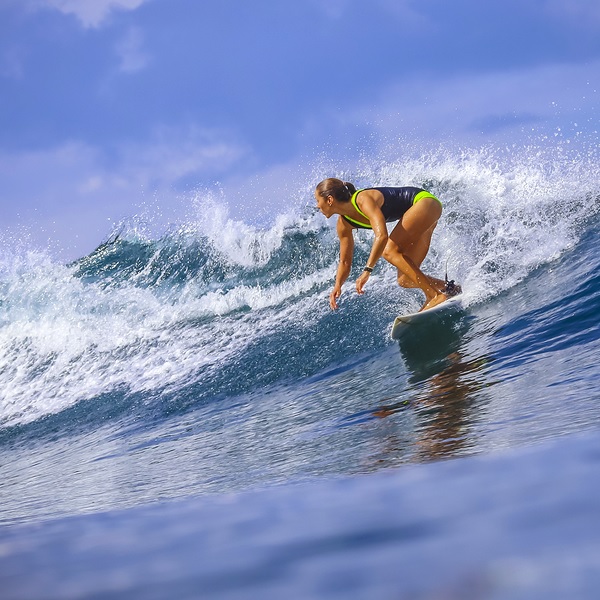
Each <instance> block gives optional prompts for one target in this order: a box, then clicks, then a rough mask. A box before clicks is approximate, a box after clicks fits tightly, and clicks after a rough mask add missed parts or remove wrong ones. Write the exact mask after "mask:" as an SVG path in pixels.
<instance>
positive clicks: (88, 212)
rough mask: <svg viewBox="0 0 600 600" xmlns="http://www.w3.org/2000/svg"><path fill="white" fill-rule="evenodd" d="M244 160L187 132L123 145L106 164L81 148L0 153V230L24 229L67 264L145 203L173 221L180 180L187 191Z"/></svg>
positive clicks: (218, 141) (214, 140)
mask: <svg viewBox="0 0 600 600" xmlns="http://www.w3.org/2000/svg"><path fill="white" fill-rule="evenodd" d="M247 153H248V150H247V148H246V147H245V146H244V145H243V144H240V143H238V142H236V141H235V140H233V139H231V136H229V135H227V134H222V133H220V132H216V131H204V130H199V129H194V128H190V129H189V130H187V131H179V130H166V129H165V130H162V131H159V132H157V133H156V134H155V135H154V137H153V138H152V139H151V140H149V141H147V142H146V143H143V142H130V143H123V144H121V145H120V146H119V147H118V149H117V152H116V158H115V157H114V156H113V157H112V159H110V160H107V157H106V155H105V154H104V153H103V152H102V151H101V150H100V149H98V148H96V147H93V146H91V145H89V144H85V143H82V142H69V143H66V144H62V145H61V146H58V147H55V148H51V149H47V150H43V151H24V152H20V153H17V152H14V151H13V152H10V153H8V152H0V214H2V217H3V218H2V221H3V222H2V229H3V230H9V229H11V228H12V229H14V228H15V227H23V226H26V227H27V228H28V229H29V230H30V231H31V233H32V235H33V237H35V238H37V240H38V242H39V243H40V244H41V245H45V243H46V241H47V240H51V243H52V245H53V246H56V245H57V244H58V245H59V246H60V251H58V252H57V254H58V255H60V256H61V257H63V258H67V259H72V258H75V257H77V256H81V255H84V254H86V253H87V252H89V251H91V250H92V249H93V248H94V247H95V246H96V245H97V244H98V243H100V242H101V241H102V239H103V238H105V237H106V236H107V235H108V234H109V233H110V231H111V228H112V224H113V223H115V222H118V221H120V220H121V219H123V218H128V217H132V216H134V215H135V214H136V213H137V212H139V210H140V206H142V205H143V204H144V203H146V202H147V201H149V198H152V197H155V196H156V198H157V202H158V203H159V204H160V212H161V213H163V215H168V214H170V215H171V218H175V217H176V216H177V215H176V211H177V207H178V206H179V205H180V204H181V199H180V196H181V190H180V189H178V185H179V184H181V182H182V180H184V179H186V178H187V180H188V183H189V184H190V186H191V187H193V186H194V185H200V184H202V183H207V182H209V183H211V182H213V181H214V177H217V176H223V175H224V174H226V173H227V172H229V171H231V170H233V169H234V168H235V165H236V164H237V163H238V161H241V160H243V159H244V158H245V157H246V155H247ZM32 174H34V176H33V177H32ZM157 212H158V211H157ZM165 218H166V217H165ZM157 219H158V216H157Z"/></svg>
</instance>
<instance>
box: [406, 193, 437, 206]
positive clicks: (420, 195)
mask: <svg viewBox="0 0 600 600" xmlns="http://www.w3.org/2000/svg"><path fill="white" fill-rule="evenodd" d="M423 198H433V199H434V200H437V201H438V202H439V203H440V204H441V203H442V201H441V200H440V199H439V198H436V197H435V196H434V195H433V194H431V193H430V192H426V191H425V190H423V191H422V192H419V193H418V194H417V195H416V196H415V197H414V198H413V206H414V205H415V204H416V203H417V202H418V201H419V200H423Z"/></svg>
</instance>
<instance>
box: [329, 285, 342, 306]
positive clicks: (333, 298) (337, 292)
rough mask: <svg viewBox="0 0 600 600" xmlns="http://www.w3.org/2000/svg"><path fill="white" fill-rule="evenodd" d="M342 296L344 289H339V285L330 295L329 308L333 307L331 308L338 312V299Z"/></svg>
mask: <svg viewBox="0 0 600 600" xmlns="http://www.w3.org/2000/svg"><path fill="white" fill-rule="evenodd" d="M341 295H342V288H341V287H338V286H337V285H336V286H335V287H334V288H333V291H332V292H331V294H329V306H331V308H332V309H333V310H336V309H337V307H338V303H337V300H338V298H339V297H340V296H341Z"/></svg>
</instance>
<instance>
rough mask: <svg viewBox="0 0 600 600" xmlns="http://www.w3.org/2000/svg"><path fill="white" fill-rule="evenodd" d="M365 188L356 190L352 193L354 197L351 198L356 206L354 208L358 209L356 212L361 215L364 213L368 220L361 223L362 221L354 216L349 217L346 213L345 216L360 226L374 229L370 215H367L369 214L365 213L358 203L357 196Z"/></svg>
mask: <svg viewBox="0 0 600 600" xmlns="http://www.w3.org/2000/svg"><path fill="white" fill-rule="evenodd" d="M363 190H364V188H363V189H362V190H356V191H355V192H354V194H352V197H351V198H350V202H352V206H354V208H355V209H356V212H357V213H358V214H359V215H362V216H363V217H364V218H365V219H366V220H367V222H366V223H361V222H360V221H357V220H356V219H353V218H352V217H347V216H346V215H344V218H345V219H347V220H348V221H351V222H352V223H355V224H356V225H359V226H360V227H367V228H368V229H373V228H372V227H371V222H370V221H369V217H367V215H365V213H364V212H363V211H362V210H360V208H358V204H357V203H356V196H358V195H359V194H360V193H361V192H362V191H363Z"/></svg>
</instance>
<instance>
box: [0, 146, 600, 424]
mask: <svg viewBox="0 0 600 600" xmlns="http://www.w3.org/2000/svg"><path fill="white" fill-rule="evenodd" d="M345 175H347V177H346V178H347V179H350V180H353V181H355V182H356V183H357V184H358V185H378V184H379V185H384V184H385V185H413V184H414V185H427V186H428V187H429V189H430V190H431V191H432V192H433V193H436V194H438V195H439V197H440V198H441V199H442V201H443V203H444V207H445V210H444V215H443V217H442V220H441V222H440V225H439V226H438V228H437V230H436V234H435V236H434V239H433V242H432V249H431V253H430V256H429V257H428V259H427V261H426V262H425V265H424V267H425V270H427V271H428V272H431V273H432V274H436V275H443V273H444V270H445V267H446V264H447V265H448V271H449V274H450V276H451V277H452V278H454V279H457V280H458V281H460V282H461V283H462V284H463V285H464V287H465V290H466V292H467V294H468V297H469V298H470V299H471V301H483V300H485V299H486V298H489V297H490V296H492V295H495V294H498V293H499V292H501V291H502V290H505V289H508V288H509V287H511V286H514V285H516V284H517V283H518V282H519V281H521V280H522V279H523V278H525V277H526V276H527V274H528V273H530V272H531V271H532V270H533V269H535V268H537V267H539V266H540V265H542V264H544V263H547V262H549V261H551V260H554V259H556V258H558V257H559V256H560V255H561V254H562V253H563V252H564V251H565V250H567V249H568V248H571V247H572V246H573V245H575V244H576V243H577V240H578V238H579V236H580V234H581V231H582V229H584V228H585V223H586V219H589V218H590V216H591V214H592V213H594V212H597V211H598V208H599V195H600V191H599V184H598V181H600V177H599V167H598V162H597V161H596V160H594V156H593V155H587V154H586V155H577V154H573V153H571V154H568V155H567V154H566V153H565V152H564V151H563V150H557V149H554V150H544V149H540V148H529V149H519V150H513V149H503V150H502V151H499V150H497V149H496V150H494V149H479V150H464V151H456V150H454V151H450V150H445V149H441V150H437V151H435V152H430V153H428V154H425V155H422V156H419V157H415V158H405V159H403V160H399V161H397V162H395V163H390V162H388V163H385V164H380V163H378V162H376V161H375V160H373V161H372V162H371V163H367V161H364V162H363V164H361V165H360V166H359V167H357V168H356V170H355V171H354V172H353V173H346V174H345ZM193 201H194V203H195V212H194V215H193V216H190V217H189V218H188V220H187V222H185V223H183V224H181V225H180V226H179V228H178V229H176V230H175V231H172V232H170V234H169V236H170V237H169V236H167V237H166V238H165V240H163V241H162V242H160V241H152V240H149V239H148V238H147V237H146V236H145V235H144V234H143V232H141V230H137V229H136V227H135V226H131V227H128V228H126V229H125V231H123V232H122V239H126V240H129V241H130V242H132V243H134V244H135V243H138V244H151V245H152V244H154V250H153V252H152V253H151V255H150V258H149V259H148V258H146V259H145V260H146V263H145V265H143V267H142V268H141V269H140V270H138V271H137V272H136V273H135V274H134V275H132V276H131V277H128V278H126V279H124V280H123V279H122V280H121V281H120V282H119V284H118V285H116V284H113V283H110V282H108V283H107V281H102V278H101V276H100V277H99V280H98V281H96V282H94V281H86V280H84V279H81V278H80V277H78V276H77V266H76V265H73V266H64V265H60V264H57V263H56V262H54V261H52V260H51V259H50V258H48V257H47V256H46V255H44V254H42V253H39V252H37V253H36V252H28V251H20V252H17V253H13V254H11V253H10V252H9V251H8V250H7V249H6V248H5V251H4V253H3V256H2V257H1V258H0V394H1V395H0V424H2V425H4V426H7V425H14V424H17V423H26V422H29V421H32V420H35V419H37V418H39V417H41V416H43V415H46V414H50V413H56V412H59V411H62V410H64V409H65V408H67V407H69V406H72V405H74V404H75V403H77V402H80V401H83V400H86V399H90V398H93V397H95V396H98V395H99V394H103V393H108V392H111V391H113V390H115V389H124V390H126V391H129V392H145V391H150V390H153V391H157V390H161V389H165V388H169V387H171V386H175V387H176V386H184V385H187V384H188V383H192V382H194V381H198V380H200V379H201V378H202V377H207V376H208V375H210V374H211V373H214V372H216V371H218V369H220V368H222V366H223V365H224V364H226V363H227V362H229V361H233V360H235V357H236V356H237V355H238V354H239V353H240V352H242V350H243V349H244V348H246V347H248V346H249V345H250V344H252V343H253V342H255V341H256V340H257V339H258V338H259V337H260V336H264V335H270V334H271V333H273V332H275V331H277V329H278V328H279V327H280V326H281V325H282V324H283V323H285V322H288V321H289V320H290V319H295V322H297V323H299V327H301V325H300V324H301V323H303V322H304V323H305V324H307V325H310V324H311V323H312V322H314V319H315V318H322V316H323V315H324V314H325V313H327V311H328V307H327V293H328V291H329V289H330V287H331V285H332V282H333V279H334V275H335V267H336V261H337V248H336V243H335V231H334V229H335V228H334V227H333V223H329V224H326V222H325V220H324V219H323V217H322V216H320V215H315V213H314V210H306V206H307V204H308V205H309V206H311V205H313V204H314V201H313V200H312V198H306V199H305V201H301V202H299V205H298V207H297V210H296V211H293V210H292V211H288V212H286V213H282V214H280V215H278V216H277V217H276V219H275V220H274V223H273V225H272V226H270V227H268V228H264V229H260V228H257V227H253V226H249V225H247V224H244V223H242V222H239V221H236V220H235V218H233V217H231V216H230V213H229V210H228V208H227V206H226V202H225V201H224V200H220V199H218V198H215V197H214V196H212V197H211V196H210V195H209V196H206V197H200V196H196V197H194V199H193ZM298 213H300V214H298ZM291 233H296V234H298V235H299V236H300V237H301V239H303V240H304V242H303V243H304V244H305V245H306V252H307V253H308V252H309V250H310V251H312V252H313V253H314V252H315V245H319V244H320V245H321V247H320V249H318V250H317V252H320V253H321V254H320V256H321V257H322V258H323V260H322V261H321V263H320V264H321V265H322V267H320V268H313V269H312V270H310V269H307V270H306V272H304V271H303V270H299V271H298V272H301V273H302V275H301V276H298V277H289V278H288V279H286V280H283V281H281V280H277V281H276V280H275V278H270V277H271V274H272V273H276V272H277V266H276V265H273V264H272V263H271V261H273V260H274V257H275V256H276V255H277V252H278V251H280V250H281V249H282V247H283V246H284V245H285V244H286V243H289V239H290V238H289V237H286V236H289V235H290V234H291ZM302 236H304V237H302ZM199 239H202V240H204V243H205V244H208V247H210V248H211V249H212V251H214V252H215V253H216V254H218V255H220V256H222V257H223V259H224V260H225V262H226V263H227V268H228V269H229V272H230V273H232V275H231V276H230V277H228V279H227V281H226V282H225V283H222V282H221V283H220V282H219V280H215V281H211V282H210V285H208V286H207V285H206V282H205V281H204V280H201V279H200V278H195V277H193V276H192V277H190V278H188V279H187V280H186V282H185V283H183V284H180V285H178V286H173V287H171V288H170V287H169V286H168V285H167V286H166V287H162V288H160V287H159V286H158V285H156V283H157V281H158V283H161V282H162V281H163V280H165V281H166V274H165V275H163V274H162V273H161V274H160V276H159V277H158V278H157V279H155V280H154V285H147V284H143V282H144V281H145V279H146V278H147V276H148V273H149V272H150V271H152V269H157V270H159V271H160V269H165V266H164V264H162V263H161V261H163V260H164V258H163V255H162V250H163V249H164V244H169V243H174V241H175V242H177V243H179V244H180V245H181V246H182V247H187V246H190V245H191V244H193V243H197V242H198V240H199ZM370 240H371V238H370V234H369V233H368V232H360V233H359V234H358V235H357V247H358V248H359V249H362V250H363V251H364V252H367V251H368V249H369V247H370ZM161 243H162V244H163V246H161ZM309 245H310V248H309ZM174 256H175V258H173V260H184V258H182V257H183V256H184V255H183V254H179V255H178V254H175V255H174ZM169 266H172V265H169ZM244 269H246V270H247V269H252V270H253V272H255V273H258V275H255V276H254V277H253V279H252V280H245V279H244V277H243V275H241V273H243V272H244ZM378 271H379V274H378V277H377V278H374V281H373V282H372V286H371V290H372V291H370V293H371V294H373V295H377V294H382V297H383V295H386V294H388V291H389V290H390V289H392V288H394V287H395V286H396V284H395V278H394V277H393V272H392V269H391V268H389V267H385V266H384V265H383V264H382V265H381V269H380V270H379V269H378ZM165 273H166V271H165ZM346 287H347V291H346V293H345V297H346V298H353V296H352V292H351V289H352V286H351V283H350V282H348V283H347V284H346Z"/></svg>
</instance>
